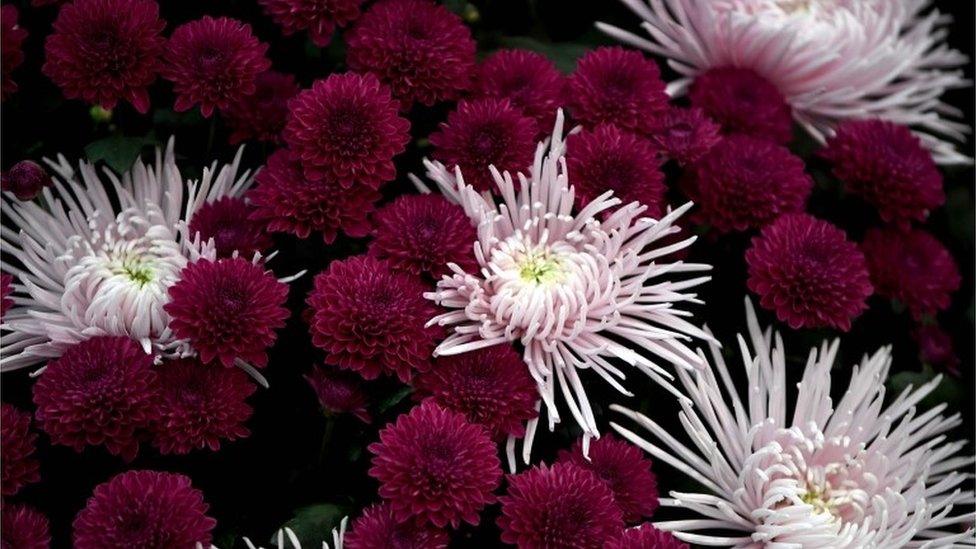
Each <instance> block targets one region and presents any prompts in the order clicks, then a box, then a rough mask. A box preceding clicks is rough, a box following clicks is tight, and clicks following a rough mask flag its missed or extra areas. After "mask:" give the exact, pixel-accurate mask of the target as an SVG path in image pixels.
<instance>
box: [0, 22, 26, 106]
mask: <svg viewBox="0 0 976 549" xmlns="http://www.w3.org/2000/svg"><path fill="white" fill-rule="evenodd" d="M18 16H19V13H18V12H17V7H16V6H14V5H13V4H4V5H3V7H0V72H2V81H0V99H2V100H3V101H6V100H7V98H9V97H10V96H11V95H13V94H14V92H16V91H17V83H16V82H14V78H13V72H14V69H16V68H17V67H19V66H20V64H21V63H23V62H24V51H23V49H22V46H23V44H24V40H25V39H26V38H27V31H26V30H24V29H23V28H21V27H20V26H19V25H18V24H17V19H18Z"/></svg>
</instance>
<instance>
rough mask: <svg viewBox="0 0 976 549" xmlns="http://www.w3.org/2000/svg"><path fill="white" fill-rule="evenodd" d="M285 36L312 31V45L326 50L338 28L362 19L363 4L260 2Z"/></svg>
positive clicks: (357, 0)
mask: <svg viewBox="0 0 976 549" xmlns="http://www.w3.org/2000/svg"><path fill="white" fill-rule="evenodd" d="M258 3H259V4H261V6H263V7H264V12H265V13H267V14H268V16H269V17H271V20H272V21H274V22H275V24H276V25H278V26H279V27H281V32H282V33H283V34H284V35H285V36H290V35H292V34H295V33H297V32H300V31H303V30H308V35H309V37H310V38H311V39H312V43H313V44H315V45H316V46H318V47H320V48H321V47H325V46H328V45H329V42H331V41H332V33H333V32H334V31H335V28H336V27H344V26H346V25H348V24H349V23H351V22H352V21H354V20H355V19H356V18H357V17H359V6H360V4H362V3H363V0H258Z"/></svg>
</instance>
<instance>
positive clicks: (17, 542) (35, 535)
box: [0, 503, 51, 549]
mask: <svg viewBox="0 0 976 549" xmlns="http://www.w3.org/2000/svg"><path fill="white" fill-rule="evenodd" d="M0 547H3V549H50V547H51V532H50V527H49V523H48V520H47V517H45V516H44V515H42V514H41V513H40V512H38V511H37V510H35V509H33V508H31V507H28V506H26V505H22V504H16V503H2V504H0Z"/></svg>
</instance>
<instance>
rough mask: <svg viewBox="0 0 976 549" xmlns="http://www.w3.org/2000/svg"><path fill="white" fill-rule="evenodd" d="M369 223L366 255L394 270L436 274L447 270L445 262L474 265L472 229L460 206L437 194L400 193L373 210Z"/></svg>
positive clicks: (468, 268)
mask: <svg viewBox="0 0 976 549" xmlns="http://www.w3.org/2000/svg"><path fill="white" fill-rule="evenodd" d="M373 225H374V228H373V241H372V242H370V245H369V253H370V255H373V256H376V257H379V258H381V259H386V260H388V261H389V262H390V263H391V264H392V265H393V267H394V268H395V269H396V270H398V271H404V272H408V273H411V274H418V275H419V274H421V273H426V274H429V275H432V276H435V277H437V276H440V275H442V274H447V273H448V271H449V270H450V269H449V268H448V266H447V265H448V263H455V264H457V265H459V266H460V267H461V268H462V269H464V270H465V271H469V272H470V271H471V270H473V269H475V268H476V265H477V263H476V261H475V258H474V247H473V244H474V241H475V240H477V238H478V235H477V233H476V232H475V228H474V227H473V226H472V225H471V220H470V219H468V216H467V215H465V213H464V210H463V209H462V208H461V207H460V206H458V205H457V204H453V203H451V202H448V201H447V200H446V199H445V198H444V197H443V196H441V195H439V194H420V195H403V196H401V197H399V198H397V199H396V200H394V201H393V202H392V203H390V204H388V205H386V206H384V207H383V208H381V209H380V210H379V211H378V212H376V214H375V215H374V216H373Z"/></svg>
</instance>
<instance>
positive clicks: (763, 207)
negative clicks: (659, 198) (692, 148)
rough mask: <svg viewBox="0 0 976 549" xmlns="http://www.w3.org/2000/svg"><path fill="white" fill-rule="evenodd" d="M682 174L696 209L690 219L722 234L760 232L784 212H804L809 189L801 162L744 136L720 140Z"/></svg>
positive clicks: (809, 181)
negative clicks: (753, 230) (751, 230)
mask: <svg viewBox="0 0 976 549" xmlns="http://www.w3.org/2000/svg"><path fill="white" fill-rule="evenodd" d="M685 175H686V176H685V178H684V179H683V181H682V189H683V190H684V192H685V194H686V195H688V198H690V199H691V200H693V201H694V202H695V204H696V205H697V206H698V209H697V210H696V211H695V213H694V214H693V219H694V220H695V221H696V222H698V223H705V224H708V225H709V226H711V227H712V228H714V229H715V230H716V231H719V232H723V233H725V232H731V231H745V230H748V229H760V228H762V227H764V226H766V225H768V224H769V223H771V222H772V221H773V220H774V219H776V218H777V217H779V216H780V215H782V214H786V213H795V212H802V211H803V210H804V209H805V207H806V203H807V198H809V196H810V191H811V190H812V189H813V179H812V178H811V177H810V176H809V175H807V173H806V172H805V171H804V164H803V160H801V159H800V158H799V157H797V156H794V155H793V154H792V153H791V152H790V151H789V150H788V149H787V148H786V147H783V146H780V145H777V144H775V143H772V142H769V141H765V140H762V139H757V138H754V137H749V136H746V135H730V136H728V137H726V138H724V139H722V141H721V142H719V143H718V144H716V145H715V146H714V147H712V149H711V150H710V151H709V152H708V154H706V155H705V156H703V157H702V158H701V159H700V160H699V161H698V162H695V163H694V164H693V165H692V166H691V167H690V169H689V170H688V171H687V172H685Z"/></svg>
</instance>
